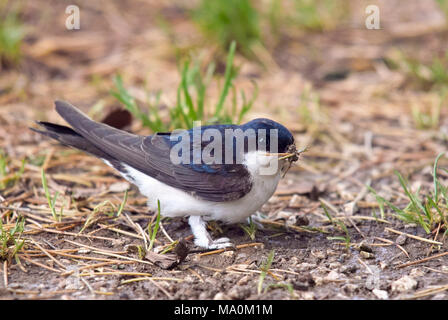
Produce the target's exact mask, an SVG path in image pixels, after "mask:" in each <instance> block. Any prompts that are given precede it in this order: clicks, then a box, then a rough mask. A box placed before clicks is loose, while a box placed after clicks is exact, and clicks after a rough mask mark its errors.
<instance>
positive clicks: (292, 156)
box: [265, 144, 308, 162]
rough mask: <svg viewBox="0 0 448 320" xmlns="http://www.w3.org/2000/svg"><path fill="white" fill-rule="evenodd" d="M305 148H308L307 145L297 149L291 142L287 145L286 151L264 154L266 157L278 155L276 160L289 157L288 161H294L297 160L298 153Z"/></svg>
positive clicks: (305, 149)
mask: <svg viewBox="0 0 448 320" xmlns="http://www.w3.org/2000/svg"><path fill="white" fill-rule="evenodd" d="M307 150H308V147H305V148H302V149H299V150H297V149H296V146H295V145H294V144H292V145H290V146H289V147H288V152H283V153H270V152H266V154H265V155H266V156H268V157H273V156H274V157H275V156H277V157H279V158H278V160H285V159H289V161H290V162H296V161H297V160H299V155H300V154H301V153H303V152H305V151H307Z"/></svg>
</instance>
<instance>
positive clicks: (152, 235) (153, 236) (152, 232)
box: [147, 200, 160, 251]
mask: <svg viewBox="0 0 448 320" xmlns="http://www.w3.org/2000/svg"><path fill="white" fill-rule="evenodd" d="M159 226H160V201H159V200H157V218H156V221H155V223H154V226H152V224H151V223H150V224H148V234H149V246H148V250H147V251H151V249H152V247H153V246H154V242H155V241H156V235H157V231H159Z"/></svg>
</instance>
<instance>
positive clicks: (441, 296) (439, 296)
mask: <svg viewBox="0 0 448 320" xmlns="http://www.w3.org/2000/svg"><path fill="white" fill-rule="evenodd" d="M446 299H447V296H446V294H445V293H443V292H442V293H438V294H436V295H434V296H433V297H432V298H431V300H446Z"/></svg>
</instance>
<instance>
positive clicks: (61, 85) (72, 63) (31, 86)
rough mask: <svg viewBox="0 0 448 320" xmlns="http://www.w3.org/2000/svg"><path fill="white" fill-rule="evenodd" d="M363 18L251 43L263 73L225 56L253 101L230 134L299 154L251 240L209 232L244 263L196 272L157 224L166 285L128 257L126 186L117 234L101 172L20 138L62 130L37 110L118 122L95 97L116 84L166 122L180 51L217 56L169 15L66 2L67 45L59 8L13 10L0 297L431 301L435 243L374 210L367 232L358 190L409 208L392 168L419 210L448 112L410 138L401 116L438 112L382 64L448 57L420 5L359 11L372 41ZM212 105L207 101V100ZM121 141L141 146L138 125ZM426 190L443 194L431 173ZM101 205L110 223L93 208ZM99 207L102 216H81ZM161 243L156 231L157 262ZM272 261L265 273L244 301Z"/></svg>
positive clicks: (200, 266)
mask: <svg viewBox="0 0 448 320" xmlns="http://www.w3.org/2000/svg"><path fill="white" fill-rule="evenodd" d="M176 2H177V1H176ZM355 2H356V4H354V3H355ZM361 2H362V1H353V3H352V5H351V6H352V17H351V18H350V19H351V20H350V23H347V24H343V25H341V26H340V27H338V28H336V29H335V30H329V31H325V32H322V33H299V32H297V33H295V32H291V30H289V32H287V33H286V34H285V35H284V36H283V38H282V39H281V40H280V41H278V43H276V44H275V45H274V44H267V47H268V52H270V54H271V59H270V60H269V61H270V63H269V66H268V68H267V69H266V68H265V67H261V66H260V65H258V64H257V63H254V62H250V61H248V60H246V59H245V58H244V57H241V56H237V58H236V63H237V64H239V65H240V66H241V71H240V75H239V77H238V79H237V80H236V87H237V88H242V89H245V90H246V91H247V92H250V91H251V90H253V85H252V82H251V81H252V80H253V79H255V81H256V82H257V85H258V87H259V96H258V98H257V102H256V105H255V106H254V109H253V110H251V112H250V113H249V115H248V116H247V117H246V118H247V119H251V118H255V117H259V116H267V117H270V118H273V119H275V120H277V121H279V122H281V123H283V124H285V125H286V126H287V127H288V128H290V129H291V130H292V131H293V132H294V134H295V137H296V140H297V141H298V144H299V146H300V147H302V146H307V145H309V146H310V147H311V148H310V150H309V151H308V152H306V153H305V154H304V155H303V157H302V158H301V160H300V161H299V164H298V165H297V166H296V167H293V168H292V169H291V170H290V171H289V172H288V174H287V176H286V177H285V178H284V179H283V180H282V182H281V185H280V186H279V188H278V190H277V192H276V194H275V195H274V196H273V197H272V198H271V199H270V200H269V202H268V203H267V204H266V205H265V206H264V207H263V209H262V212H263V213H264V214H265V215H266V217H267V219H266V220H267V221H265V223H263V225H264V229H259V230H257V232H256V234H255V240H251V239H250V238H249V237H248V235H247V234H246V233H245V232H244V231H243V229H242V228H241V227H240V226H238V225H231V226H226V225H222V224H219V225H218V226H213V225H212V226H211V229H212V231H213V233H214V237H217V236H219V235H220V234H221V233H223V234H224V235H225V236H227V237H229V238H231V239H232V240H233V241H234V242H235V244H236V245H245V244H248V246H242V247H241V248H239V249H236V250H231V251H225V252H217V253H213V254H209V255H204V254H203V253H202V252H199V251H198V248H195V247H194V245H193V243H192V241H191V237H189V236H190V230H189V227H188V224H187V222H186V220H183V219H165V220H163V226H164V228H165V230H166V233H167V234H168V235H169V236H170V237H171V238H172V239H174V240H177V239H181V238H186V239H187V240H186V244H187V246H188V247H189V249H190V250H191V251H190V253H189V254H188V256H187V257H186V259H185V260H184V261H182V262H181V263H180V264H179V265H177V266H176V267H174V268H173V269H170V270H168V269H163V268H161V267H159V266H157V265H154V264H153V263H151V262H150V261H148V260H147V259H145V258H144V257H142V256H141V255H139V251H138V246H140V247H142V246H144V241H143V237H142V235H141V232H140V230H139V228H138V227H137V224H138V225H140V226H141V227H142V229H143V230H145V231H146V227H147V225H148V221H150V220H151V219H154V213H152V212H148V210H147V209H146V207H145V199H144V198H143V197H142V196H141V195H139V194H138V192H137V190H136V189H135V188H134V187H132V189H131V191H130V192H129V197H128V201H127V204H126V206H125V209H124V211H123V213H122V214H121V215H120V217H119V218H113V217H111V216H110V215H108V212H109V213H110V212H116V210H117V208H118V205H119V204H120V203H121V201H122V199H123V197H124V190H125V189H126V187H127V185H126V184H123V180H122V179H121V178H120V176H119V175H118V174H117V173H116V172H115V171H113V170H112V169H110V168H108V167H106V166H105V165H104V164H103V163H102V162H101V161H99V160H97V159H93V158H92V157H90V156H87V155H84V154H81V153H78V152H76V151H72V150H69V149H67V148H64V147H61V146H58V145H56V144H55V143H53V142H52V141H49V140H46V139H43V138H42V137H41V136H38V135H37V134H34V133H32V132H31V131H29V130H28V129H27V128H28V127H29V126H33V121H34V120H37V119H39V120H49V121H54V122H59V123H62V121H61V120H60V118H59V117H58V115H57V114H56V113H55V112H54V110H53V107H52V103H53V100H55V99H64V100H67V101H70V102H72V103H73V104H75V105H78V106H80V107H81V108H82V109H83V110H84V111H88V110H89V108H90V107H91V106H92V105H94V104H95V103H97V102H98V101H100V102H101V103H103V104H104V106H105V107H104V108H103V109H102V111H101V113H100V114H95V115H94V117H95V118H96V119H97V120H101V119H102V118H104V115H105V114H107V113H108V112H109V111H110V110H112V109H114V108H116V107H118V103H117V101H116V100H115V99H114V98H113V97H111V95H110V90H111V89H112V88H113V85H112V78H113V75H114V74H115V73H120V74H122V75H123V78H124V81H125V83H126V85H127V87H130V89H131V91H132V92H133V93H134V94H135V95H136V96H139V97H141V96H143V97H144V94H145V92H144V91H143V90H144V89H143V88H149V90H150V91H151V92H152V93H155V92H157V91H158V90H162V92H163V94H162V97H161V104H162V107H165V108H166V106H167V105H173V104H174V101H175V99H176V88H177V85H178V82H179V73H178V70H177V66H176V61H175V53H176V47H175V46H177V48H181V49H182V50H184V51H186V50H187V48H189V47H192V48H193V50H195V51H194V52H196V53H197V54H198V55H201V54H202V55H203V56H204V59H205V60H207V59H208V60H212V58H213V57H214V56H217V53H216V49H215V48H213V49H210V48H209V47H206V46H205V45H203V43H202V41H203V40H202V37H201V35H200V33H199V32H198V31H197V30H196V28H195V26H194V25H193V24H192V23H191V21H190V20H189V19H188V15H187V11H186V10H187V8H185V7H183V6H182V4H181V3H183V2H179V3H178V4H177V5H174V4H168V3H165V2H159V1H148V2H134V1H121V2H119V3H116V2H110V1H99V2H98V1H95V2H91V1H85V3H84V2H82V1H81V3H83V4H82V5H80V6H81V14H82V18H81V19H82V20H81V21H82V27H81V30H80V31H76V32H70V31H67V30H66V29H65V27H64V23H65V18H66V15H64V11H65V5H66V4H65V3H61V2H60V1H50V2H48V1H45V4H43V2H42V1H32V2H31V1H28V2H25V5H24V8H23V10H24V12H23V17H24V19H25V24H26V26H27V27H28V28H29V33H28V35H27V38H26V41H25V44H24V48H23V50H24V57H23V60H22V64H21V66H20V68H19V70H17V69H11V68H9V69H5V70H2V72H1V74H0V124H1V126H0V136H1V137H2V139H1V140H0V149H2V150H4V152H5V154H6V156H7V157H8V159H11V160H10V162H9V163H8V167H9V169H10V170H11V172H14V171H15V170H18V168H20V165H21V160H22V159H24V158H27V159H28V161H27V164H26V165H25V171H24V173H23V175H22V177H21V178H20V179H19V180H18V181H17V182H16V183H15V184H14V185H11V186H9V187H8V188H6V189H4V190H0V214H1V216H2V221H3V223H4V226H5V227H6V228H12V226H13V225H14V224H15V222H16V221H17V217H18V215H22V216H24V217H25V218H26V224H25V232H24V234H23V236H22V237H23V238H25V239H26V243H25V246H24V248H23V249H22V251H21V252H20V253H19V255H18V257H19V258H20V261H21V265H18V264H17V263H16V261H15V260H14V259H12V260H11V261H10V263H2V265H3V266H4V269H3V268H2V270H6V271H7V276H5V274H4V273H3V272H4V271H2V273H1V275H2V281H0V298H2V299H35V298H38V299H381V298H386V299H402V298H418V299H447V298H448V296H447V293H446V290H447V289H448V281H447V273H448V268H447V266H448V255H443V253H445V252H446V248H447V244H448V242H447V239H446V237H444V236H443V233H444V229H443V226H442V225H441V224H440V225H434V226H433V232H432V234H426V232H425V231H424V230H423V228H422V227H421V226H418V225H414V224H406V223H404V222H403V221H402V220H399V219H397V218H396V217H395V216H394V214H393V212H391V210H389V209H387V210H386V216H385V217H384V220H382V219H380V220H378V219H375V218H373V217H374V216H375V215H376V216H377V217H379V216H380V213H379V206H378V202H377V201H376V199H375V197H374V196H373V195H372V194H371V193H370V192H368V191H367V190H366V188H365V185H366V184H370V185H371V186H372V187H373V188H374V189H375V190H377V192H378V193H379V194H380V195H382V196H384V197H386V198H387V199H390V201H392V202H393V203H394V204H395V205H396V206H398V207H400V208H404V207H405V206H406V205H407V204H408V202H409V200H408V199H407V198H406V196H405V195H404V192H403V190H402V188H401V186H400V184H399V182H398V179H397V177H396V176H395V175H394V172H393V171H394V169H396V170H399V171H400V172H401V174H402V175H403V176H405V177H406V178H407V179H408V180H409V181H410V185H411V187H412V190H413V191H417V190H418V188H419V187H420V188H421V189H420V192H421V194H429V192H430V190H431V188H432V175H431V172H432V166H433V164H434V160H435V158H436V156H437V155H438V154H439V153H440V152H443V151H445V150H446V146H447V142H446V134H447V132H448V120H447V119H448V118H447V117H446V116H447V108H446V102H443V101H442V104H443V103H444V107H443V108H442V111H441V114H440V120H439V123H438V124H437V125H436V126H434V128H430V129H426V130H422V129H418V128H417V126H416V124H415V122H414V120H413V117H412V111H411V110H412V107H413V106H419V107H421V108H425V107H428V106H431V105H432V104H433V103H438V100H437V99H439V95H438V94H437V93H436V92H434V91H431V90H426V89H425V88H421V87H418V85H417V84H415V83H414V82H413V81H412V80H410V78H409V77H408V75H407V74H405V73H403V72H402V71H400V70H395V69H392V68H389V67H388V65H387V64H386V63H385V62H384V61H385V60H387V58H388V57H391V56H394V54H395V53H396V50H398V49H399V50H401V51H403V52H405V53H406V54H409V55H412V56H415V58H416V59H420V61H431V58H433V57H434V56H436V55H437V54H438V53H440V52H446V50H447V49H448V48H447V44H448V41H446V40H447V37H448V32H447V29H446V27H444V28H440V25H439V24H437V23H438V22H437V21H439V20H440V19H442V22H443V23H444V16H440V15H439V10H438V9H437V6H436V5H435V4H433V6H427V7H425V8H424V10H423V9H422V8H420V6H419V1H407V11H406V12H403V11H401V10H392V9H393V7H394V6H396V5H397V3H398V2H399V1H373V2H376V3H378V5H380V7H381V8H382V9H381V12H382V14H383V15H384V16H382V23H383V24H382V29H381V30H366V29H365V28H364V23H363V21H364V20H363V19H364V17H365V15H364V8H365V6H362V5H360V4H359V3H361ZM371 2H372V1H368V3H369V4H371ZM425 3H426V2H425ZM428 3H430V1H428ZM391 8H392V9H391ZM398 11H400V12H401V13H400V14H399V13H398ZM408 11H409V12H408ZM423 11H424V12H426V15H425V14H423V13H422V12H423ZM158 14H163V15H164V17H165V19H166V21H167V22H168V23H169V25H170V27H171V31H170V32H167V31H166V29H164V28H162V27H161V25H160V24H158V23H156V21H158V20H157V17H158ZM438 19H439V20H438ZM407 21H414V22H415V23H414V24H413V27H414V28H413V29H409V28H408V29H403V28H404V25H405V23H407ZM443 23H442V24H443ZM402 30H407V32H406V33H403V31H402ZM271 46H272V47H271ZM421 48H425V50H421ZM423 51H424V52H423ZM428 52H431V53H432V55H430V56H427V55H425V53H428ZM215 91H216V90H214V89H213V88H212V90H211V92H210V94H211V95H214V94H215V96H216V92H215ZM317 96H318V97H319V98H320V103H319V105H318V104H316V103H315V100H314V97H317ZM303 103H305V104H307V105H308V106H309V110H311V119H312V120H310V121H309V122H306V121H304V120H303V119H304V114H303V112H302V111H301V109H300V107H299V106H300V105H302V104H303ZM131 130H132V131H134V132H139V133H142V134H147V133H148V131H146V129H144V128H142V127H141V124H139V123H138V121H134V122H133V123H132V126H131ZM447 164H448V161H446V158H442V159H441V160H440V163H439V165H440V167H446V165H447ZM42 165H44V167H45V168H46V172H47V178H48V181H49V188H50V192H51V194H54V193H55V192H56V191H58V192H59V193H60V194H61V195H60V196H59V197H58V201H57V205H56V207H57V209H58V210H59V208H60V207H61V206H64V208H65V209H64V212H65V214H64V217H63V218H62V221H61V223H55V221H54V220H53V218H52V216H51V212H50V210H49V209H48V204H47V200H46V199H45V194H44V192H43V189H42V184H41V176H40V168H41V166H42ZM439 174H440V179H441V181H442V182H443V183H444V184H445V185H446V184H447V183H446V182H447V179H448V175H447V173H446V172H444V171H442V170H440V172H439ZM0 178H1V177H0ZM111 188H112V191H111ZM70 199H74V200H75V203H74V204H76V205H74V204H73V205H71V204H70V203H71V202H70V201H71V200H70ZM106 200H107V201H110V203H113V204H114V206H115V207H114V208H113V209H111V206H110V203H109V204H103V202H104V201H106ZM173 201H175V199H173ZM321 201H323V202H324V203H325V204H326V206H327V207H328V208H329V209H328V210H329V212H330V214H331V215H332V217H333V218H339V219H340V221H343V222H344V224H345V225H346V226H347V230H348V234H349V237H350V245H349V247H348V248H347V247H346V245H345V242H344V241H343V240H342V239H339V238H338V239H334V238H332V237H344V236H346V234H345V232H344V231H343V230H342V229H341V228H340V227H338V226H335V225H333V224H332V223H331V222H330V221H329V220H328V218H327V217H326V216H325V214H324V211H323V209H322V206H321ZM100 204H103V205H102V206H101V208H102V210H99V211H97V210H95V208H96V207H97V206H98V205H100ZM10 207H16V208H21V209H19V210H11V209H10ZM8 208H9V209H8ZM107 209H108V210H107ZM86 223H87V227H86V228H84V229H82V228H83V226H84V225H85V224H86ZM302 227H305V228H306V229H302ZM438 227H439V228H438ZM220 228H221V229H222V232H221V230H220ZM117 230H118V231H117ZM396 232H402V233H405V234H407V236H403V235H402V236H400V235H399V234H397V233H396ZM409 235H410V236H417V237H421V238H424V239H427V240H433V241H438V242H441V243H442V244H441V245H433V244H431V243H428V242H425V241H422V240H421V239H418V238H417V239H416V238H412V237H409ZM168 243H169V240H168V239H167V237H166V236H164V234H163V233H162V232H161V231H159V233H158V235H157V241H156V243H155V247H156V248H157V247H160V246H163V245H167V244H168ZM254 243H255V245H254ZM256 243H258V244H256ZM86 246H88V247H86ZM66 249H67V250H66ZM70 249H71V250H70ZM271 250H274V258H273V261H272V265H271V267H270V270H269V271H268V273H267V275H266V278H265V280H264V282H263V285H262V291H261V293H259V292H258V283H259V279H260V274H261V272H262V270H263V266H264V265H265V263H266V260H267V257H268V255H269V253H270V252H271ZM113 254H115V255H113ZM50 256H51V258H50ZM126 258H127V259H128V260H125V259H126ZM426 258H429V259H427V260H426V261H419V260H421V259H426ZM105 259H106V260H105ZM129 259H131V260H129ZM132 259H133V260H132ZM102 262H104V265H99V264H100V263H102ZM129 280H134V281H129Z"/></svg>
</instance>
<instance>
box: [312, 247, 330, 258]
mask: <svg viewBox="0 0 448 320" xmlns="http://www.w3.org/2000/svg"><path fill="white" fill-rule="evenodd" d="M311 255H312V256H313V257H316V258H318V259H325V258H327V253H326V252H325V251H323V250H317V249H316V250H311Z"/></svg>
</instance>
